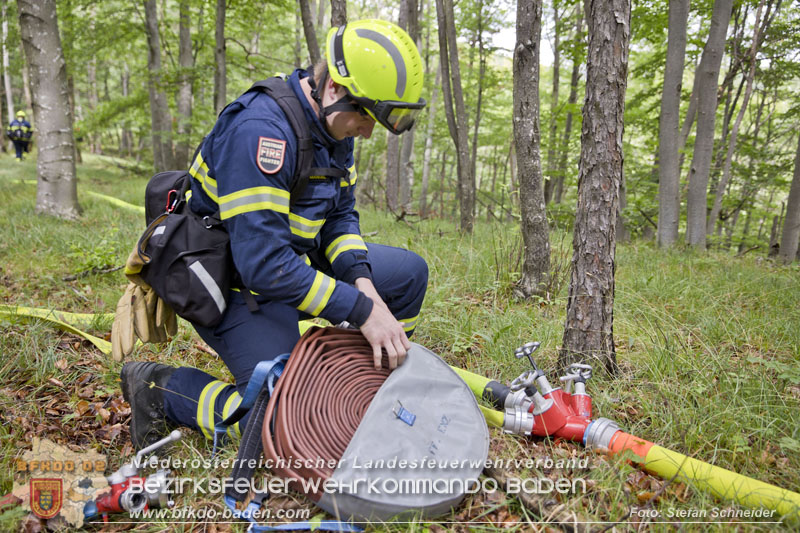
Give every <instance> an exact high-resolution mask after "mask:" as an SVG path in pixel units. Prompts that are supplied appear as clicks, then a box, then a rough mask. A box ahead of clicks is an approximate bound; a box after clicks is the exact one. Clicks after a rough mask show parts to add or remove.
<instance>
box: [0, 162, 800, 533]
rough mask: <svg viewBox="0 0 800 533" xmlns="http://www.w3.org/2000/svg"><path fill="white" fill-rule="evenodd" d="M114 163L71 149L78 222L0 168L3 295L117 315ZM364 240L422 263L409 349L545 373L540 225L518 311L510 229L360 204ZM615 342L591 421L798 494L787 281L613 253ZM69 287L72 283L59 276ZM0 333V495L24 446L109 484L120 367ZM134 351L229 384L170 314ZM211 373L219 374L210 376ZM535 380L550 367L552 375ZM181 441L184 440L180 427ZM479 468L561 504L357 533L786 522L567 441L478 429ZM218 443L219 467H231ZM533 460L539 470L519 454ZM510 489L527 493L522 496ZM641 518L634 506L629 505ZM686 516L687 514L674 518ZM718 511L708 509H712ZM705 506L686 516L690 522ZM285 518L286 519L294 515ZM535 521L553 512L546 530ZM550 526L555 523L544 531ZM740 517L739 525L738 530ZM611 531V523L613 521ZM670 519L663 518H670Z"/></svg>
mask: <svg viewBox="0 0 800 533" xmlns="http://www.w3.org/2000/svg"><path fill="white" fill-rule="evenodd" d="M119 163H121V162H119V161H117V162H115V161H114V160H112V159H110V158H105V157H97V156H87V157H86V162H85V163H84V164H82V165H80V166H79V171H78V174H79V182H78V197H79V200H80V203H81V205H82V207H83V209H84V212H83V216H82V217H81V219H80V220H78V221H75V222H65V221H62V220H57V219H54V218H51V217H45V216H37V215H36V214H34V202H35V184H32V183H31V182H30V181H27V182H26V181H21V180H35V177H36V168H35V160H34V159H31V160H29V161H26V162H22V163H17V162H15V161H13V159H12V158H10V157H8V156H7V155H4V156H2V157H0V205H2V206H3V209H2V210H0V226H1V227H2V228H3V231H2V232H0V258H1V259H2V260H1V261H0V298H1V300H2V301H1V302H0V303H2V304H5V305H18V306H30V307H36V308H44V309H55V310H60V311H69V312H74V313H113V312H114V309H115V306H116V302H117V300H118V298H119V296H120V295H121V293H122V291H123V289H124V287H125V285H126V280H125V278H124V276H123V275H122V273H121V272H120V271H112V272H104V271H107V270H112V269H113V268H114V267H118V266H121V265H122V264H123V263H124V261H125V259H126V257H127V255H128V251H129V250H130V248H131V246H132V245H133V243H134V242H135V241H136V239H137V238H138V236H139V234H140V233H141V231H142V230H143V223H144V220H143V215H142V214H141V213H138V212H136V211H134V210H127V209H124V208H121V207H119V206H116V205H113V204H112V203H110V202H109V201H107V200H105V199H103V198H101V197H99V196H96V194H95V193H101V194H105V195H108V196H112V197H115V198H119V199H121V200H124V201H126V202H129V203H132V204H136V205H141V204H142V196H143V191H144V186H145V183H146V181H147V177H148V176H149V172H148V170H147V169H136V168H132V167H130V166H129V165H130V164H129V163H126V165H122V166H125V168H120V165H119ZM361 214H362V231H363V233H364V234H365V235H368V240H371V241H374V242H378V243H382V244H392V245H395V246H403V247H408V248H409V249H412V250H414V251H415V252H417V253H419V254H420V255H422V256H423V257H424V258H425V259H426V260H427V261H428V264H429V266H430V286H429V291H428V295H427V297H426V300H425V305H424V307H423V311H422V314H421V319H420V322H419V326H418V329H417V334H416V335H415V337H414V339H413V340H414V341H415V342H418V343H420V344H422V345H423V346H426V347H427V348H429V349H430V350H432V351H434V352H435V353H437V354H439V355H440V356H441V357H442V358H444V359H445V360H446V361H447V362H448V363H449V364H451V365H455V366H459V367H462V368H465V369H468V370H470V371H472V372H474V373H477V374H482V375H485V376H489V377H492V378H494V379H497V380H499V381H503V382H506V383H508V382H510V381H511V380H512V379H513V378H515V377H516V376H518V375H519V374H520V373H521V372H522V371H524V370H525V369H526V368H525V362H524V361H522V360H517V359H515V358H514V355H513V353H514V349H515V348H517V347H518V346H520V345H522V344H524V343H525V342H529V341H539V342H540V343H541V348H540V349H539V351H538V352H537V353H536V354H535V358H536V360H537V362H538V363H539V364H540V366H541V367H543V368H544V369H545V370H546V371H547V370H550V371H551V372H552V369H553V368H554V367H555V362H556V358H557V353H558V348H559V346H560V343H561V338H562V333H563V324H564V316H565V309H566V294H567V284H568V265H569V259H570V256H571V244H572V243H571V238H570V236H569V235H566V234H563V233H559V232H553V234H552V235H551V239H552V243H553V265H554V267H553V270H554V279H555V280H556V281H555V283H554V287H553V296H552V297H551V298H549V299H539V300H537V301H535V302H522V301H516V300H514V299H513V297H512V290H511V289H512V282H513V280H514V278H515V276H516V274H515V272H518V271H519V267H520V241H519V237H518V226H517V225H516V224H515V223H513V222H511V223H497V222H494V223H487V222H485V221H480V222H478V223H477V224H476V229H475V233H474V235H472V236H463V235H461V234H459V232H458V231H457V230H456V227H455V226H454V224H453V222H452V221H451V220H441V219H433V220H425V221H412V222H404V221H401V222H396V221H395V220H394V218H393V217H392V216H391V215H388V214H386V213H383V212H377V211H375V210H373V209H371V208H365V209H362V210H361ZM616 272H617V279H616V302H615V307H614V318H615V320H614V336H615V340H616V351H617V358H618V360H619V363H620V366H621V369H622V371H621V373H620V374H619V375H618V376H616V377H610V376H607V375H604V373H603V372H601V371H599V369H597V370H596V372H595V375H594V377H593V379H592V380H591V381H590V382H589V384H588V392H589V393H590V394H591V395H592V398H593V401H594V413H595V416H603V417H607V418H610V419H612V420H615V421H616V422H618V423H619V424H620V426H621V427H622V428H623V429H624V430H625V431H628V432H629V433H632V434H634V435H637V436H639V437H642V438H645V439H648V440H650V441H653V442H656V443H659V444H661V445H662V446H664V447H667V448H669V449H673V450H675V451H678V452H681V453H684V454H687V455H690V456H692V457H696V458H698V459H702V460H704V461H708V462H710V463H713V464H715V465H718V466H721V467H723V468H727V469H731V470H734V471H736V472H740V473H742V474H745V475H748V476H751V477H753V478H756V479H759V480H762V481H765V482H767V483H772V484H774V485H777V486H779V487H783V488H786V489H790V490H798V488H799V487H800V364H799V363H798V361H800V327H799V326H800V306H798V301H800V283H798V280H799V279H800V270H799V269H798V267H797V266H796V265H795V266H790V267H785V266H779V265H777V264H776V263H773V262H772V261H770V260H767V259H765V258H763V257H759V256H757V255H755V254H747V255H745V256H743V257H734V255H733V254H732V253H728V252H709V253H705V254H696V253H691V252H686V251H672V252H663V251H660V250H658V249H656V248H655V247H654V246H653V244H652V243H650V242H641V241H639V242H637V241H634V242H632V243H626V244H621V245H619V246H618V247H617V266H616ZM65 278H67V279H68V280H67V281H65ZM0 324H1V325H2V330H3V333H2V339H0V421H2V423H0V494H6V493H8V492H11V490H12V485H13V482H14V480H15V479H16V480H17V481H18V480H19V479H20V474H19V473H16V472H15V466H14V465H15V463H16V461H17V460H18V459H20V457H21V456H22V454H23V453H25V451H26V450H30V448H31V443H32V439H33V438H34V437H40V438H46V439H49V440H51V441H54V442H56V443H58V444H60V445H62V446H64V447H66V448H68V449H70V450H72V451H75V452H84V451H88V450H95V451H97V452H99V453H101V454H103V455H105V456H107V458H108V463H109V466H108V469H107V471H106V474H108V473H110V472H111V471H114V470H116V469H117V468H118V467H119V466H120V465H121V464H123V463H124V462H125V461H127V460H129V459H130V457H131V454H132V449H131V445H130V440H129V435H128V431H127V427H128V421H129V415H130V409H129V408H128V406H127V404H126V403H125V402H124V401H123V400H122V395H121V392H120V389H119V378H118V375H119V370H120V368H121V363H117V362H115V361H113V360H112V359H111V358H110V357H109V356H106V355H104V354H103V353H102V352H101V351H99V350H98V349H97V348H96V347H95V346H94V345H92V344H91V343H89V342H87V341H85V340H83V339H82V338H81V337H79V336H77V335H74V334H71V333H64V332H62V331H59V330H57V329H55V328H53V326H52V325H51V324H49V323H47V322H43V321H36V320H34V321H29V322H25V323H23V322H21V321H18V320H10V319H2V318H0ZM110 329H111V319H109V318H108V316H105V317H98V318H96V319H95V320H93V321H92V323H91V324H90V326H89V328H88V331H89V332H90V333H92V334H94V335H96V336H97V337H101V338H102V337H104V338H106V339H108V337H109V333H110ZM131 359H134V360H154V361H156V360H157V361H160V362H168V363H170V364H173V365H181V364H188V365H191V366H195V367H197V368H201V369H203V370H206V371H208V372H210V373H212V374H215V375H217V376H219V377H220V378H221V379H228V380H229V379H230V377H229V375H228V374H227V372H226V371H225V369H224V365H223V364H222V363H221V361H220V360H219V359H218V358H217V357H216V356H215V355H214V354H213V352H211V351H210V350H209V349H208V347H207V346H205V345H204V343H202V341H201V340H200V339H199V337H198V336H197V335H196V334H195V333H194V332H193V331H192V329H191V327H189V326H188V325H187V324H186V323H183V322H182V323H181V325H180V330H179V333H178V335H177V336H176V337H175V338H174V339H173V340H172V341H171V342H169V343H166V344H163V345H157V346H154V345H145V346H141V347H139V348H138V349H137V350H136V351H135V352H134V354H133V356H132V358H131ZM226 376H228V377H227V378H226ZM550 377H551V381H555V379H556V378H555V376H553V375H552V374H551V375H550ZM187 433H188V432H187ZM491 436H492V445H491V455H490V457H491V458H518V459H528V458H531V459H534V461H531V463H533V464H534V466H533V467H532V468H521V469H515V468H512V469H510V470H507V471H505V472H501V473H500V474H501V475H503V476H506V477H512V478H519V479H534V480H537V479H543V478H549V479H551V480H556V479H560V478H567V479H569V480H571V481H572V482H574V483H573V485H572V486H573V487H576V488H577V490H575V491H573V492H571V493H569V494H559V493H555V492H553V493H550V494H544V495H542V494H527V495H521V494H516V495H515V494H507V493H504V492H503V491H500V490H498V491H493V492H482V493H478V494H474V495H469V496H467V498H466V499H465V500H464V501H463V503H462V504H461V505H460V506H459V507H458V508H457V509H456V510H455V511H454V512H453V513H452V514H451V515H449V516H446V517H443V518H442V519H441V520H437V521H434V522H425V521H418V522H412V523H409V524H403V525H399V524H395V525H389V524H386V525H376V526H374V527H371V528H370V529H372V530H387V529H388V530H393V531H432V532H438V531H444V530H447V531H468V530H470V531H471V530H496V529H499V528H502V529H509V530H512V531H514V530H516V531H530V530H547V529H548V528H553V529H554V530H559V529H562V528H564V527H566V526H565V525H564V524H563V523H562V524H561V525H559V524H558V523H557V522H558V521H559V520H560V521H562V522H563V518H564V517H568V516H573V517H574V518H575V519H577V520H578V521H585V522H589V524H586V525H587V526H588V527H590V528H592V529H597V530H602V529H604V528H610V527H612V526H613V527H615V528H616V530H621V531H622V530H643V529H649V528H654V529H656V530H671V529H675V528H677V527H680V528H681V529H685V530H688V531H695V530H697V531H702V530H706V529H710V528H712V527H716V526H715V525H713V524H716V525H717V526H718V525H719V524H720V523H727V522H730V524H728V525H727V526H725V528H726V529H736V530H740V531H768V530H774V529H776V528H778V529H783V528H788V527H789V526H785V525H782V524H776V523H774V522H775V521H777V520H779V517H777V516H774V517H772V518H771V519H770V518H766V519H764V518H761V519H748V518H743V517H740V518H733V519H730V518H724V517H725V516H730V514H731V513H733V514H735V513H736V510H737V509H738V507H736V506H735V505H734V504H731V503H730V502H726V501H720V500H716V499H715V498H714V497H712V496H710V495H708V494H706V493H703V492H700V491H698V490H696V489H695V488H694V487H693V486H692V485H691V484H687V483H680V482H678V481H675V480H673V481H671V482H670V481H665V480H661V479H659V478H656V477H653V476H650V475H648V474H645V473H643V472H642V471H640V470H638V469H637V468H635V467H634V466H631V465H630V464H629V463H627V462H626V461H625V460H624V459H619V458H609V457H606V456H603V455H598V454H594V453H592V452H589V451H586V450H585V449H584V448H583V447H582V446H580V445H577V444H574V443H570V442H564V441H551V440H547V439H539V438H520V437H514V436H506V435H503V434H501V433H500V432H498V431H492V433H491ZM235 451H236V450H235V447H234V446H230V445H229V446H227V447H226V448H225V449H224V450H223V451H222V452H221V456H220V457H221V458H222V459H225V458H227V459H232V458H233V457H234V456H235ZM210 454H211V444H210V443H209V442H207V441H205V440H203V439H202V438H201V437H200V436H198V435H195V434H190V435H188V436H187V437H186V438H184V440H182V441H181V442H180V443H178V444H177V445H175V446H174V447H173V449H172V451H171V455H172V456H173V457H176V458H179V459H186V460H188V463H189V464H188V466H186V467H185V468H184V469H183V470H182V471H180V472H176V474H177V475H180V476H182V477H187V476H195V477H203V476H216V477H224V476H225V475H226V474H227V471H226V470H225V469H223V468H218V469H214V468H211V469H204V468H202V467H196V468H195V467H192V465H191V460H192V459H198V458H199V459H207V458H209V457H210ZM537 458H538V459H543V461H540V462H539V465H538V468H537V467H536V465H535V464H536V461H535V459H537ZM569 458H573V459H588V461H587V463H588V464H587V465H586V466H585V467H564V468H558V467H557V466H554V465H553V464H551V463H550V462H549V461H556V460H559V459H569ZM521 496H525V497H521ZM176 503H177V505H178V506H180V507H184V506H185V507H191V508H194V509H203V508H205V509H208V508H213V509H217V510H219V509H221V508H222V502H221V501H220V499H219V498H218V497H212V496H209V495H194V494H192V495H183V496H179V497H178V498H177V502H176ZM269 506H270V507H271V508H273V509H278V508H283V509H308V510H310V516H312V517H315V518H321V517H322V516H321V515H320V513H319V511H318V510H316V509H315V508H314V507H313V506H312V505H311V504H310V503H309V502H308V500H306V499H305V498H304V497H303V496H300V495H296V494H289V495H283V496H280V497H276V498H272V499H270V500H269ZM637 509H639V510H637ZM678 513H685V515H686V516H688V517H685V518H673V517H676V516H678ZM714 513H716V514H714ZM693 514H694V515H698V514H701V515H702V514H704V515H705V516H701V517H698V518H690V516H692V515H693ZM26 515H27V511H23V510H22V509H21V508H20V507H16V508H11V509H7V510H5V512H2V514H0V531H16V530H18V529H19V528H20V527H21V526H20V524H24V525H25V527H27V528H28V530H31V531H35V530H36V527H38V526H37V525H36V524H33V523H32V521H31V520H29V519H26ZM296 516H300V515H296ZM546 520H551V522H550V523H548V522H547V521H546ZM553 521H554V522H553ZM751 521H752V523H751ZM615 522H619V523H618V524H616V525H615V526H614V523H615ZM669 522H672V524H670V523H669ZM85 527H86V529H87V530H91V531H101V530H102V531H120V530H127V529H133V530H136V531H161V530H164V529H166V528H168V527H169V528H170V529H172V530H181V531H244V529H245V527H244V525H242V524H229V523H220V522H219V521H218V523H215V524H208V523H204V521H201V520H195V521H189V523H185V524H181V525H174V524H171V523H170V522H165V521H162V522H156V523H148V524H144V523H135V522H134V523H131V521H130V520H125V519H123V518H122V517H121V515H118V516H115V517H114V516H112V517H111V522H110V523H109V524H105V525H103V524H100V525H96V524H94V525H87V526H85Z"/></svg>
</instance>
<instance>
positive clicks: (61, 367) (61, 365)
mask: <svg viewBox="0 0 800 533" xmlns="http://www.w3.org/2000/svg"><path fill="white" fill-rule="evenodd" d="M67 367H69V363H68V362H67V360H66V359H59V360H58V361H56V368H57V369H59V370H66V369H67Z"/></svg>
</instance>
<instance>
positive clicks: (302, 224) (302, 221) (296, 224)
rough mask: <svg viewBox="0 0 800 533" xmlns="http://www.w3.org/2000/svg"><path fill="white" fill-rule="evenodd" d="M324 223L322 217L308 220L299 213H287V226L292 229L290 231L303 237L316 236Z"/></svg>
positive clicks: (311, 237) (310, 237) (312, 237)
mask: <svg viewBox="0 0 800 533" xmlns="http://www.w3.org/2000/svg"><path fill="white" fill-rule="evenodd" d="M324 223H325V219H324V218H323V219H321V220H310V219H307V218H303V217H301V216H300V215H295V214H294V213H289V226H290V227H291V229H292V233H293V234H295V235H297V236H298V237H303V238H304V239H314V238H316V236H317V234H318V233H319V230H321V229H322V225H323V224H324Z"/></svg>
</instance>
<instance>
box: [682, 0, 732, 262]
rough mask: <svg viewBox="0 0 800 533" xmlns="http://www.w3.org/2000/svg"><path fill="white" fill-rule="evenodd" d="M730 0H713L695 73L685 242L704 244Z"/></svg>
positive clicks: (702, 245) (698, 246) (697, 244)
mask: <svg viewBox="0 0 800 533" xmlns="http://www.w3.org/2000/svg"><path fill="white" fill-rule="evenodd" d="M732 8H733V0H715V2H714V11H713V13H712V15H711V29H710V30H709V33H708V41H707V42H706V45H705V48H704V49H703V56H702V59H701V60H700V66H699V67H698V68H697V73H696V74H695V76H696V78H697V81H696V89H697V135H696V138H695V142H694V152H693V155H692V165H691V168H690V170H689V195H688V198H687V204H686V243H687V244H689V245H692V246H694V247H697V248H705V246H706V198H707V195H708V178H709V173H710V171H711V158H712V156H713V152H714V134H715V126H716V116H717V86H718V82H719V68H720V63H721V62H722V53H723V52H724V47H725V34H726V33H727V30H728V22H729V21H730V18H731V10H732Z"/></svg>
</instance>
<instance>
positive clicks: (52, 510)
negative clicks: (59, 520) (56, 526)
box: [31, 478, 64, 519]
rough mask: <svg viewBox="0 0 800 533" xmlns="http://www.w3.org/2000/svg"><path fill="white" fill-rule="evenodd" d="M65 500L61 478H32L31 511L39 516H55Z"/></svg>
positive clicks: (47, 517) (45, 517)
mask: <svg viewBox="0 0 800 533" xmlns="http://www.w3.org/2000/svg"><path fill="white" fill-rule="evenodd" d="M63 502H64V498H63V486H62V480H60V479H50V478H48V479H41V478H40V479H31V511H33V514H35V515H36V516H38V517H39V518H44V519H50V518H53V517H54V516H55V515H57V514H58V512H59V511H60V510H61V504H62V503H63Z"/></svg>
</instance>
